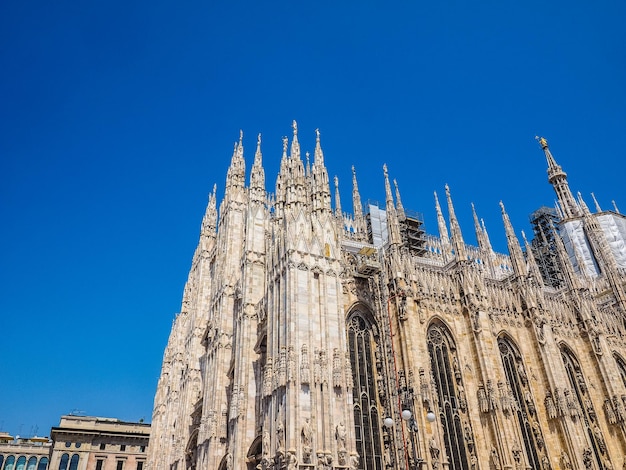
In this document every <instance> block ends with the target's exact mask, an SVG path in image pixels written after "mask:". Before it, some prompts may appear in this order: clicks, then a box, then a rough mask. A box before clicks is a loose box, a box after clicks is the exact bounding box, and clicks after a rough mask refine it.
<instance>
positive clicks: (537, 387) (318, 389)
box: [147, 122, 626, 470]
mask: <svg viewBox="0 0 626 470" xmlns="http://www.w3.org/2000/svg"><path fill="white" fill-rule="evenodd" d="M540 145H541V148H542V149H543V150H544V152H545V154H546V158H547V161H548V169H549V182H550V184H552V185H553V186H554V187H555V191H556V193H557V197H558V199H559V204H560V207H559V210H560V215H561V216H562V219H561V220H562V221H563V222H567V221H572V220H576V221H579V222H580V224H582V225H583V226H584V227H585V234H586V237H587V240H588V246H589V247H590V249H591V250H592V251H593V252H594V259H595V261H596V262H597V264H598V266H599V268H600V269H599V274H598V275H597V276H595V277H593V278H592V277H589V276H583V275H581V274H580V273H579V272H577V271H576V270H575V269H574V268H573V266H572V263H571V261H570V257H569V256H568V254H567V251H566V249H565V247H564V245H563V243H562V242H561V241H560V238H558V237H556V240H555V241H554V246H553V247H551V248H552V249H553V251H554V253H556V254H557V255H558V256H557V258H558V260H559V264H558V269H559V270H560V279H562V282H561V284H559V285H557V286H550V287H547V286H545V285H544V282H543V280H542V272H541V270H540V269H539V267H538V265H537V262H536V260H535V257H534V256H527V254H528V253H530V252H531V251H532V249H531V245H530V244H529V242H528V241H526V239H525V238H524V241H523V243H520V241H519V240H518V239H517V236H516V234H515V231H514V229H513V227H512V226H511V223H510V221H509V219H508V216H507V214H506V210H505V208H504V206H502V214H503V223H504V228H505V231H506V234H507V240H508V245H509V253H508V254H499V253H495V252H493V250H492V249H491V244H490V243H489V237H488V235H487V232H486V229H485V227H484V225H481V224H480V223H478V218H477V217H475V220H476V226H475V230H476V236H477V239H478V242H479V246H478V247H474V246H469V245H466V244H465V243H464V241H463V237H462V234H461V228H460V226H459V224H458V222H457V219H456V215H455V212H454V206H453V204H452V197H451V192H450V190H449V188H447V187H446V202H447V206H448V207H447V209H448V211H447V212H448V220H447V221H446V220H445V218H444V217H443V211H442V209H441V206H440V205H439V200H438V199H437V198H436V199H435V201H436V202H435V210H436V211H437V216H438V220H439V234H438V236H431V235H425V234H423V233H422V231H421V228H420V227H421V226H420V222H419V219H417V218H415V217H413V216H411V215H409V212H408V211H405V209H404V208H403V206H402V203H401V199H400V192H399V190H398V187H397V185H395V197H394V194H393V192H392V189H391V183H390V180H389V176H388V172H387V168H386V167H385V168H384V171H383V174H382V175H381V176H382V178H381V181H383V182H384V184H385V190H386V203H385V206H384V207H380V208H378V207H376V208H372V209H375V210H368V208H366V210H365V211H364V208H363V205H362V203H361V198H360V194H359V190H358V185H357V179H356V173H353V174H354V177H353V181H352V200H353V208H352V209H353V213H352V214H351V215H350V214H345V213H343V211H342V209H341V207H340V206H339V198H338V194H339V187H338V183H337V181H336V180H335V185H334V186H335V188H334V190H335V197H334V200H335V207H334V208H332V207H331V188H330V183H329V178H328V174H327V170H326V167H325V165H324V155H323V152H322V148H321V144H320V136H319V132H318V133H317V141H316V147H315V149H314V152H313V153H314V154H313V163H312V164H310V163H309V157H308V154H307V155H306V164H305V163H303V159H302V156H301V151H300V145H299V142H298V130H297V126H296V125H295V122H294V126H293V137H292V139H291V144H290V145H289V142H288V141H287V139H285V140H284V145H283V155H282V160H281V165H280V172H279V175H278V177H277V180H276V184H275V191H274V194H273V195H270V194H268V193H267V192H266V189H265V175H264V170H263V166H262V155H261V141H260V136H259V139H258V142H257V148H256V152H255V155H254V162H253V165H252V169H251V171H250V174H249V183H248V185H246V184H245V179H246V164H245V160H244V155H243V138H242V137H241V138H240V140H239V142H238V143H237V144H236V145H235V149H234V152H233V156H232V161H231V165H230V168H229V170H228V174H227V177H226V187H225V194H224V198H223V200H222V202H221V203H220V205H219V211H218V206H217V200H216V192H215V189H214V190H213V193H212V194H211V196H210V198H209V204H208V207H207V211H206V214H205V216H204V219H203V221H202V228H201V234H200V241H199V244H198V247H197V249H196V252H195V254H194V256H193V260H192V265H191V270H190V273H189V278H188V281H187V284H186V286H185V291H184V294H183V301H182V307H181V311H180V313H179V314H178V315H177V317H176V320H175V322H174V324H173V326H172V331H171V335H170V338H169V341H168V344H167V347H166V349H165V354H164V357H163V367H162V372H161V377H160V379H159V383H158V387H157V391H156V396H155V401H154V412H153V421H152V434H151V439H150V445H149V448H148V462H147V467H148V468H149V469H151V470H169V469H176V470H182V469H203V470H204V469H221V470H230V469H257V468H258V469H283V468H287V469H296V468H307V469H308V468H310V469H314V468H315V469H326V470H329V469H331V468H332V469H356V468H362V469H368V470H369V469H383V468H397V469H400V468H402V469H405V468H420V469H429V468H431V469H433V470H438V469H444V468H449V469H454V470H457V469H496V470H500V469H529V468H534V469H542V470H547V469H551V468H552V469H559V468H561V469H583V468H594V469H598V470H601V469H610V468H622V465H623V464H624V462H623V460H624V457H623V455H624V454H625V453H626V436H625V432H626V428H625V425H626V422H625V419H626V416H625V415H626V413H625V412H624V407H625V404H626V362H625V360H626V350H625V347H624V333H625V330H626V328H625V326H624V325H625V323H624V320H625V315H626V294H625V288H624V281H625V273H624V270H623V268H622V267H621V266H620V265H619V264H618V263H616V262H615V259H614V257H613V256H612V251H611V249H609V248H608V243H607V240H606V239H605V235H604V232H603V231H602V229H601V228H600V225H599V224H598V222H597V220H598V217H599V216H600V215H602V214H604V215H606V214H610V215H611V217H613V218H614V219H615V220H618V221H619V222H620V223H622V224H623V220H624V217H623V216H622V215H621V214H619V212H618V211H617V208H616V207H615V210H614V211H605V212H602V211H596V213H593V214H592V213H591V212H590V211H589V210H588V208H587V207H586V205H584V202H583V201H582V199H579V200H578V201H577V200H575V199H574V198H573V197H572V195H571V193H570V191H569V187H568V185H567V180H566V177H565V173H564V172H563V171H562V170H561V168H560V167H559V166H558V165H557V164H556V162H555V160H554V158H553V156H552V154H551V153H550V149H549V147H548V144H547V142H546V141H545V139H540ZM394 183H395V182H394ZM532 209H533V208H529V211H531V210H532ZM373 218H375V220H373ZM381 221H383V224H382V225H384V227H382V225H381ZM372 227H373V228H372ZM376 227H382V228H379V229H376ZM448 227H449V231H448ZM372 231H374V232H376V233H372ZM383 231H384V233H383Z"/></svg>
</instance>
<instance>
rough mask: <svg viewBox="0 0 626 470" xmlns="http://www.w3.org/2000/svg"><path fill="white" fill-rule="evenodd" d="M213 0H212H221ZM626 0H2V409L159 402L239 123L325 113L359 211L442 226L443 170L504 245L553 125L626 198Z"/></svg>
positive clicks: (585, 180) (14, 429) (138, 414)
mask: <svg viewBox="0 0 626 470" xmlns="http://www.w3.org/2000/svg"><path fill="white" fill-rule="evenodd" d="M218 3H219V4H220V5H217V4H218ZM625 22H626V3H625V2H623V1H622V0H615V1H601V2H597V3H595V4H593V5H592V4H591V3H590V2H588V1H581V0H575V1H571V0H570V1H567V2H566V1H553V2H539V1H528V2H519V1H508V0H505V1H485V2H461V1H441V2H434V1H430V2H422V1H414V0H412V1H408V0H405V1H398V2H369V1H366V2H364V1H361V2H351V1H347V2H327V1H318V2H284V3H283V2H243V3H242V2H236V1H229V2H206V1H205V2H199V1H186V2H173V1H160V0H156V1H154V0H153V1H149V2H148V1H137V2H121V1H117V0H108V1H95V2H78V1H71V2H68V1H63V0H60V1H56V2H44V1H37V0H36V1H34V2H24V1H18V0H4V1H3V2H0V67H1V69H2V73H0V165H1V167H0V178H1V184H0V217H1V221H2V230H0V247H1V250H2V255H1V258H0V332H1V333H2V340H1V341H0V357H1V360H0V377H1V381H2V386H1V387H0V430H6V431H9V432H11V433H20V434H21V435H28V434H33V433H35V432H36V433H37V434H39V435H42V434H43V435H48V433H49V430H50V427H51V426H54V425H56V424H58V420H59V417H60V415H62V414H67V413H70V412H72V411H74V412H80V413H84V414H88V415H98V416H110V417H117V418H120V419H124V420H139V419H140V418H145V419H146V420H147V421H149V420H150V419H151V410H152V401H153V396H154V391H155V387H156V383H157V379H158V375H159V371H160V366H161V359H162V354H163V350H164V347H165V344H166V341H167V336H168V334H169V330H170V327H171V324H172V319H173V317H174V315H175V313H176V312H177V311H178V310H179V308H180V301H181V295H182V290H183V285H184V282H185V280H186V276H187V272H188V269H189V266H190V261H191V256H192V254H193V251H194V248H195V246H196V242H197V240H198V233H199V227H200V222H201V219H202V215H203V213H204V209H205V205H206V200H207V195H208V193H209V192H210V191H211V188H212V186H213V184H214V183H217V185H218V196H219V197H221V195H222V194H223V192H222V190H223V186H224V180H225V173H226V169H227V166H228V163H229V161H230V156H231V153H232V145H233V142H234V141H235V140H236V139H237V138H238V136H239V129H243V130H244V133H245V135H244V145H245V146H246V153H245V155H246V159H247V162H248V168H249V167H250V165H251V162H252V158H253V155H254V145H255V143H256V134H257V133H258V132H261V133H263V154H264V162H265V169H266V178H267V184H268V189H270V190H272V191H273V188H274V183H275V177H276V174H277V171H278V164H279V160H280V154H281V146H282V143H281V137H282V136H283V135H290V133H291V127H290V126H291V121H292V119H296V120H297V121H298V124H299V130H300V141H301V143H302V146H303V150H309V151H312V150H313V146H314V140H315V134H314V129H315V128H317V127H319V128H320V130H321V133H322V146H323V149H324V153H325V156H326V162H327V166H328V169H329V173H330V175H331V178H332V176H334V175H337V176H338V177H339V179H340V187H341V190H342V206H343V209H344V210H346V211H350V210H351V192H350V181H351V171H350V167H351V166H352V165H353V164H354V165H355V166H356V169H357V174H358V177H359V186H360V189H361V196H362V197H363V199H368V198H370V199H378V200H382V199H383V198H384V186H383V173H382V165H383V163H387V165H388V167H389V173H390V176H391V177H392V178H396V179H397V180H398V184H399V186H400V190H401V193H402V199H403V203H404V206H405V207H406V208H410V209H413V210H416V211H420V212H422V213H423V214H424V217H425V221H426V229H427V231H428V232H429V233H435V232H436V222H435V212H434V203H433V196H432V193H433V191H435V190H436V191H438V193H439V195H440V197H443V194H444V185H445V184H446V183H447V184H449V185H450V188H451V191H452V196H453V199H454V202H455V208H456V212H457V215H458V217H459V218H460V221H461V224H462V229H463V233H464V236H465V239H466V242H468V243H475V237H474V234H473V225H472V219H471V208H470V203H471V202H474V203H475V205H476V208H477V211H478V213H479V216H480V217H483V218H484V219H485V223H486V224H487V229H488V231H489V233H490V236H491V238H492V243H493V245H494V247H495V248H496V249H497V250H499V251H504V250H506V245H505V237H504V229H503V228H502V222H501V217H500V212H499V206H498V202H499V201H500V200H502V201H503V202H504V204H505V206H506V208H507V210H508V212H509V214H510V216H511V219H512V221H513V224H514V226H515V229H516V230H517V232H518V234H519V232H520V231H521V230H525V231H526V232H527V233H529V232H530V228H529V224H528V214H529V213H530V212H532V211H533V210H535V209H536V208H538V207H539V206H541V205H552V204H553V201H554V193H553V191H552V188H551V187H550V185H549V184H548V183H547V178H546V163H545V159H544V157H543V154H542V152H541V149H540V148H539V146H538V144H537V142H536V141H535V140H534V136H535V135H537V134H539V135H543V136H545V137H546V138H547V139H548V141H549V142H550V145H551V149H552V151H553V153H554V155H555V157H556V159H557V161H558V162H559V163H560V164H561V165H562V166H563V167H564V169H565V171H567V172H568V175H569V182H570V186H571V188H572V190H573V191H578V190H580V191H581V192H582V193H583V195H584V196H585V197H586V199H587V201H588V203H589V205H591V198H590V196H589V193H590V192H592V191H593V192H595V194H596V196H597V198H598V199H599V201H600V204H601V205H602V206H603V208H605V209H608V208H610V207H611V200H612V199H615V200H616V202H617V204H618V207H620V209H621V210H622V212H626V194H625V190H624V170H625V166H626V163H625V158H624V157H625V149H626V133H625V129H626V28H624V24H625Z"/></svg>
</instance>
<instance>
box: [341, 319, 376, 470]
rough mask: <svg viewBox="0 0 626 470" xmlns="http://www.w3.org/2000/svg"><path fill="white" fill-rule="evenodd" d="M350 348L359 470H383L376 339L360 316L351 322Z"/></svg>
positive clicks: (367, 322) (349, 327)
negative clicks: (375, 358) (375, 363)
mask: <svg viewBox="0 0 626 470" xmlns="http://www.w3.org/2000/svg"><path fill="white" fill-rule="evenodd" d="M348 346H349V350H350V363H351V366H352V379H353V383H354V386H353V389H352V394H353V400H354V409H353V411H354V426H355V435H356V446H357V452H358V453H359V455H360V456H361V458H360V461H359V468H360V469H363V470H379V469H380V470H382V469H383V468H384V467H383V457H382V448H383V447H382V438H381V436H382V434H381V431H380V424H381V420H380V417H379V415H378V403H377V399H378V398H377V397H378V394H377V393H376V377H375V369H374V365H373V364H374V349H375V348H376V338H375V336H374V328H373V326H372V323H371V322H370V321H369V320H368V319H367V318H366V317H365V315H363V314H362V313H360V312H356V313H355V314H353V315H352V316H351V317H350V319H349V321H348Z"/></svg>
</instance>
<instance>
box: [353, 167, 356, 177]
mask: <svg viewBox="0 0 626 470" xmlns="http://www.w3.org/2000/svg"><path fill="white" fill-rule="evenodd" d="M352 176H356V169H355V168H354V165H352Z"/></svg>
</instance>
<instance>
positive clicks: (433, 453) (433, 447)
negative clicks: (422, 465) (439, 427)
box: [428, 436, 439, 460]
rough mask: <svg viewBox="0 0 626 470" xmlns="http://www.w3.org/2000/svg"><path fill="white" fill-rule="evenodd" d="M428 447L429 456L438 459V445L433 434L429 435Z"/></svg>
mask: <svg viewBox="0 0 626 470" xmlns="http://www.w3.org/2000/svg"><path fill="white" fill-rule="evenodd" d="M428 449H429V450H430V458H431V459H433V460H439V447H438V446H437V441H436V440H435V436H431V437H430V441H429V442H428Z"/></svg>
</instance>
